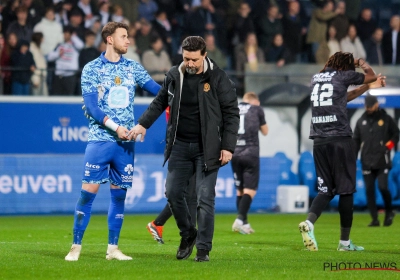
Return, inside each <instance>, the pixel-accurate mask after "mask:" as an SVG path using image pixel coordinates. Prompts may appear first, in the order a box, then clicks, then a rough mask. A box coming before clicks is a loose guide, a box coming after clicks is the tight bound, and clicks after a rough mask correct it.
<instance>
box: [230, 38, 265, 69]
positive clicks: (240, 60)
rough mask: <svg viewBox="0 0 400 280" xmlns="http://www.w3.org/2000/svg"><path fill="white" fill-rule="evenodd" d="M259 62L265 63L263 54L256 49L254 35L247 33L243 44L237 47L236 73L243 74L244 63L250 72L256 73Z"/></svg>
mask: <svg viewBox="0 0 400 280" xmlns="http://www.w3.org/2000/svg"><path fill="white" fill-rule="evenodd" d="M260 62H261V63H262V62H265V59H264V52H263V51H262V50H261V49H260V48H259V47H258V44H257V37H256V34H255V33H249V34H247V38H246V41H245V43H244V44H239V45H238V46H237V49H236V71H238V72H243V71H244V70H245V64H246V63H248V64H249V66H250V69H251V70H253V71H256V70H257V68H258V63H260Z"/></svg>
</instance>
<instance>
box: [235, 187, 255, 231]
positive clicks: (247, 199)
mask: <svg viewBox="0 0 400 280" xmlns="http://www.w3.org/2000/svg"><path fill="white" fill-rule="evenodd" d="M252 201H253V199H252V198H251V196H250V195H248V194H244V195H243V196H242V199H241V200H240V204H239V215H238V217H240V218H239V219H241V220H242V221H243V224H247V213H248V212H249V209H250V205H251V202H252Z"/></svg>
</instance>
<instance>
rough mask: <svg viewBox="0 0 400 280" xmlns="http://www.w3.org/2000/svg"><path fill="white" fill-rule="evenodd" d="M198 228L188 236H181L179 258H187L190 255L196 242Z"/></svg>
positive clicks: (177, 253)
mask: <svg viewBox="0 0 400 280" xmlns="http://www.w3.org/2000/svg"><path fill="white" fill-rule="evenodd" d="M196 237H197V230H196V229H194V231H193V232H192V234H191V235H189V237H187V238H181V244H180V245H179V248H178V251H177V252H176V258H177V259H178V260H186V259H187V258H189V257H190V255H191V254H192V251H193V247H194V244H195V243H196Z"/></svg>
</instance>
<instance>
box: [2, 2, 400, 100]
mask: <svg viewBox="0 0 400 280" xmlns="http://www.w3.org/2000/svg"><path fill="white" fill-rule="evenodd" d="M114 2H117V3H114ZM114 2H113V0H9V1H5V2H4V1H2V5H1V34H0V67H1V78H2V79H1V80H2V83H1V85H0V86H1V88H0V94H15V95H80V94H81V93H80V86H79V83H80V81H79V79H80V78H79V77H80V71H81V69H82V68H83V66H84V65H85V64H86V63H87V62H89V61H91V60H93V59H94V58H96V57H98V56H99V54H100V53H101V52H102V51H104V50H105V45H104V43H103V42H102V39H101V30H102V27H103V26H104V25H105V24H106V23H107V22H109V21H118V22H125V23H126V24H128V26H129V32H128V36H129V40H130V43H131V44H130V46H129V50H128V52H127V54H126V55H124V56H125V57H127V58H130V59H134V60H136V61H138V62H140V63H142V65H143V66H144V67H145V68H146V69H147V70H148V71H149V73H150V74H151V75H152V77H153V79H154V80H155V81H157V82H162V80H163V77H164V73H165V72H166V71H167V70H168V69H169V68H170V67H171V66H172V65H175V64H177V63H179V62H180V60H181V50H180V43H181V41H182V39H183V38H184V37H186V36H188V35H198V36H202V37H204V39H205V40H206V43H207V52H208V56H209V57H210V58H212V59H213V60H214V61H215V62H216V64H217V65H218V66H219V67H220V68H223V69H225V70H228V72H229V71H231V73H234V74H235V77H236V78H237V80H236V82H237V83H238V84H239V85H240V84H241V78H240V77H243V76H242V75H243V72H244V70H245V65H246V64H247V65H248V67H249V69H250V70H257V66H258V64H259V63H264V62H268V63H275V64H276V66H278V67H282V66H284V65H287V64H290V63H320V64H322V63H325V61H326V60H327V59H328V57H329V56H330V55H331V54H333V53H335V52H337V51H346V52H351V53H353V54H354V56H355V57H358V58H364V59H366V60H367V61H368V62H369V63H370V64H376V65H385V64H387V65H389V64H391V65H397V64H400V45H399V42H400V36H398V32H399V29H400V16H399V10H400V9H399V8H400V3H397V2H400V1H388V0H381V1H377V0H369V1H368V0H346V1H340V0H337V1H334V0H309V1H300V0H242V1H239V0H134V1H132V2H131V1H125V2H126V3H129V2H131V3H132V5H129V4H128V5H121V1H116V0H114ZM126 3H125V4H126ZM396 3H397V4H396ZM127 6H128V7H131V9H135V13H133V14H135V17H134V18H132V16H130V17H129V18H128V16H127V15H126V9H127ZM130 14H132V13H130ZM140 94H141V95H145V94H146V93H140Z"/></svg>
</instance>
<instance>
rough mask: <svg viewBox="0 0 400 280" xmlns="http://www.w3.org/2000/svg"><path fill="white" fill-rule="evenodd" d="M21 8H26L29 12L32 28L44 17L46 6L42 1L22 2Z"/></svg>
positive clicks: (26, 0)
mask: <svg viewBox="0 0 400 280" xmlns="http://www.w3.org/2000/svg"><path fill="white" fill-rule="evenodd" d="M20 5H21V6H25V7H26V9H27V10H28V23H29V25H30V26H35V25H36V24H37V23H38V22H39V21H40V20H41V19H42V17H43V16H44V12H45V9H44V6H43V3H41V1H33V0H21V1H20Z"/></svg>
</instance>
